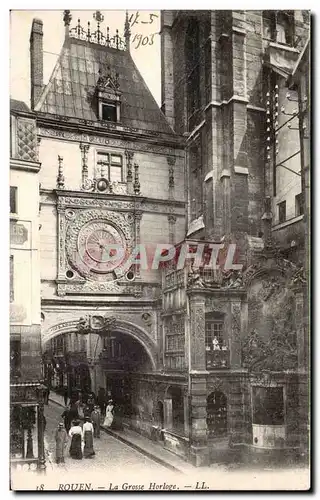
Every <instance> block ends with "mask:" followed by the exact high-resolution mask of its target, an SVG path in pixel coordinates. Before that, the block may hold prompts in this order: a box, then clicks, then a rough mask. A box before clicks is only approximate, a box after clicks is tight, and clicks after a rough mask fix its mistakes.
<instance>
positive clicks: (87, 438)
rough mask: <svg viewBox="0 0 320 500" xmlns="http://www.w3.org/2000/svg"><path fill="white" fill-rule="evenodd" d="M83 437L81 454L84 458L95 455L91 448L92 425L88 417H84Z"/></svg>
mask: <svg viewBox="0 0 320 500" xmlns="http://www.w3.org/2000/svg"><path fill="white" fill-rule="evenodd" d="M83 439H84V449H83V456H84V458H91V457H93V455H95V452H94V449H93V425H92V423H91V420H90V418H89V417H86V418H85V422H84V424H83Z"/></svg>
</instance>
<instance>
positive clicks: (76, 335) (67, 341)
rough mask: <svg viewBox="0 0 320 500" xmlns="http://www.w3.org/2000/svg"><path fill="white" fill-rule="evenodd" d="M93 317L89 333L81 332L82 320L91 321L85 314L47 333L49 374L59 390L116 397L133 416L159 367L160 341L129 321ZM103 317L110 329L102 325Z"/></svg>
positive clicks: (44, 338)
mask: <svg viewBox="0 0 320 500" xmlns="http://www.w3.org/2000/svg"><path fill="white" fill-rule="evenodd" d="M87 318H89V321H88V322H87V323H86V324H87V325H89V326H88V328H87V329H85V333H83V332H81V330H79V320H80V319H81V320H82V322H83V321H86V319H85V318H82V317H81V316H79V318H76V319H73V320H71V321H66V322H62V323H59V324H56V325H54V326H51V327H50V328H48V329H47V330H45V331H44V333H43V335H42V345H43V352H44V371H45V378H46V380H47V381H48V383H49V385H50V386H51V387H52V389H53V390H55V391H57V392H61V393H65V390H66V388H67V389H68V393H69V394H70V393H73V392H74V391H78V390H82V391H84V392H85V393H86V392H87V391H88V390H92V391H94V392H95V393H96V395H99V394H100V395H101V394H104V399H107V398H109V397H112V398H113V399H114V400H115V401H116V404H117V406H118V408H119V409H121V412H122V414H123V415H124V417H125V418H129V419H132V418H133V416H134V415H136V414H137V415H139V414H140V413H141V411H142V410H141V408H140V407H141V404H140V403H141V401H145V399H146V398H145V394H144V391H145V390H146V387H145V384H144V382H143V380H144V379H145V376H146V375H147V374H150V372H154V371H156V368H157V348H156V344H155V343H154V341H153V340H152V339H151V338H150V336H149V335H148V334H147V333H146V332H145V331H144V330H143V328H141V327H140V326H137V325H135V324H133V323H131V322H129V321H126V320H122V319H117V318H114V317H109V318H108V317H103V316H89V317H87ZM101 318H102V319H101ZM92 320H93V321H92ZM98 320H100V321H102V323H103V322H104V321H105V324H106V325H107V324H108V325H109V327H106V328H104V327H103V326H102V327H101V328H98V329H97V328H96V325H97V322H98ZM139 402H140V403H139Z"/></svg>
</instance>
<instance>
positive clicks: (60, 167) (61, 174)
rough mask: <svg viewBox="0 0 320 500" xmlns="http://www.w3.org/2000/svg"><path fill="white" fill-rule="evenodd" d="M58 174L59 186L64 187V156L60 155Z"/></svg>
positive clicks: (59, 187)
mask: <svg viewBox="0 0 320 500" xmlns="http://www.w3.org/2000/svg"><path fill="white" fill-rule="evenodd" d="M58 163H59V167H58V176H57V188H58V189H64V175H63V158H62V156H58Z"/></svg>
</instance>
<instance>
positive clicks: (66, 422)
mask: <svg viewBox="0 0 320 500" xmlns="http://www.w3.org/2000/svg"><path fill="white" fill-rule="evenodd" d="M61 417H62V418H63V421H64V426H65V429H66V431H67V433H68V432H69V431H70V428H71V422H72V420H73V416H72V414H71V411H70V408H69V407H68V406H66V408H65V410H64V412H63V413H62V415H61Z"/></svg>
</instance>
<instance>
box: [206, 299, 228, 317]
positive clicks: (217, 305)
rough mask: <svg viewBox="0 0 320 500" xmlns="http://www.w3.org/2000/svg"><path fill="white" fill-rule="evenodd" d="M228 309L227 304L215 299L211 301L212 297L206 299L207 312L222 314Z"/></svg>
mask: <svg viewBox="0 0 320 500" xmlns="http://www.w3.org/2000/svg"><path fill="white" fill-rule="evenodd" d="M227 309H228V303H227V302H220V301H218V300H217V299H213V298H212V297H206V310H207V311H208V312H209V311H216V312H222V313H224V314H225V313H226V312H227Z"/></svg>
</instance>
